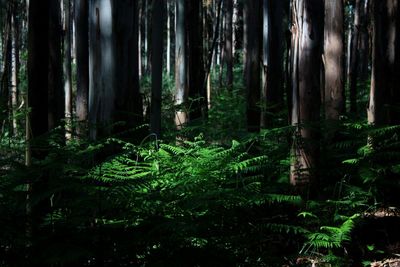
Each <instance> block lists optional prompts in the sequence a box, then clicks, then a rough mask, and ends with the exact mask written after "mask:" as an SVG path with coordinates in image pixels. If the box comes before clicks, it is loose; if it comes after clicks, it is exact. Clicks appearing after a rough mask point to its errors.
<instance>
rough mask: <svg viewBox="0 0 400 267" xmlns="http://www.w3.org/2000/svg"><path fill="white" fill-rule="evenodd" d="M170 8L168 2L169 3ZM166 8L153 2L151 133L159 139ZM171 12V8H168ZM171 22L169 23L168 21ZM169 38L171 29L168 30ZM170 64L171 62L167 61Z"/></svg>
mask: <svg viewBox="0 0 400 267" xmlns="http://www.w3.org/2000/svg"><path fill="white" fill-rule="evenodd" d="M167 6H168V2H167ZM163 10H164V6H163V1H162V0H154V1H153V12H152V13H153V14H152V21H153V25H152V28H153V30H152V35H153V36H152V49H151V50H152V51H153V52H152V55H153V56H152V61H153V62H152V66H153V67H152V71H151V73H152V75H151V78H152V79H151V88H152V89H151V119H150V126H151V132H152V133H155V134H156V135H157V136H158V137H159V136H160V134H161V92H162V71H163V68H162V66H163V64H162V63H163V29H164V28H163V26H164V18H163V17H164V12H163ZM168 10H169V8H168ZM167 17H168V18H169V14H167ZM168 22H169V21H168ZM168 27H169V26H168ZM168 38H169V29H168ZM168 56H170V55H168ZM167 62H168V64H169V60H167Z"/></svg>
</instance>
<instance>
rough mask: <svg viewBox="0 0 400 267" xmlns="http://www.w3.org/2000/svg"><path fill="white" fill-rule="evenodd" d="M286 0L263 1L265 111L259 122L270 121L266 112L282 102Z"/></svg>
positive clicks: (271, 110)
mask: <svg viewBox="0 0 400 267" xmlns="http://www.w3.org/2000/svg"><path fill="white" fill-rule="evenodd" d="M286 3H287V2H286V1H273V0H264V1H263V49H262V50H263V86H262V88H263V90H262V95H263V99H264V100H265V103H266V112H263V114H262V121H261V123H262V124H263V125H264V126H266V125H268V124H269V123H270V122H269V121H270V118H269V116H267V115H266V114H268V113H271V112H274V111H277V110H279V108H280V107H281V105H282V103H283V92H284V90H283V59H284V41H285V39H284V33H283V19H284V9H285V5H286Z"/></svg>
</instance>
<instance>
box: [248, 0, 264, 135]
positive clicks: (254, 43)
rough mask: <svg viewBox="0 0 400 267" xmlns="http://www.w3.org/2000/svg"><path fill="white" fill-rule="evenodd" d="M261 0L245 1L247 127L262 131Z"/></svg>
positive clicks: (251, 130) (252, 130) (253, 130)
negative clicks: (260, 105)
mask: <svg viewBox="0 0 400 267" xmlns="http://www.w3.org/2000/svg"><path fill="white" fill-rule="evenodd" d="M261 7H262V1H261V0H254V1H246V2H245V3H244V13H245V14H246V16H245V18H246V20H245V35H246V39H247V41H246V43H245V55H246V56H245V85H246V94H247V112H246V113H247V129H248V131H250V132H258V131H260V119H261V111H260V107H259V104H260V103H259V102H260V94H261V88H260V38H259V37H260V33H261V31H260V30H261V29H260V27H261V14H260V13H261V12H260V10H261Z"/></svg>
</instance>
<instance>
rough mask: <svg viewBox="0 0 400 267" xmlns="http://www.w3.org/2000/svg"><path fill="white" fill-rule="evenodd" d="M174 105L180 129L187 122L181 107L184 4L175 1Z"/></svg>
mask: <svg viewBox="0 0 400 267" xmlns="http://www.w3.org/2000/svg"><path fill="white" fill-rule="evenodd" d="M175 16H176V18H175V21H176V25H175V105H177V106H178V110H177V111H176V115H175V125H176V126H177V127H178V128H180V127H182V125H183V124H185V123H186V122H187V121H188V115H187V114H186V111H185V109H184V107H183V105H184V104H186V103H187V100H188V92H187V84H186V83H187V77H186V72H187V69H186V31H185V25H186V3H185V0H176V12H175Z"/></svg>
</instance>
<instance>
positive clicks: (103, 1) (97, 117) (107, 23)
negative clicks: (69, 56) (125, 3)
mask: <svg viewBox="0 0 400 267" xmlns="http://www.w3.org/2000/svg"><path fill="white" fill-rule="evenodd" d="M112 2H113V1H112V0H91V1H89V123H90V137H91V138H92V139H97V138H98V137H99V136H104V135H107V134H109V133H110V132H111V129H110V128H109V127H106V126H110V123H111V121H112V115H113V112H114V105H115V103H114V102H115V96H116V95H115V74H116V73H115V53H114V52H115V42H114V40H115V38H114V32H113V24H114V21H113V15H112V6H113V5H112ZM126 57H127V56H126ZM132 72H133V71H132ZM121 97H126V96H123V95H121Z"/></svg>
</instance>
